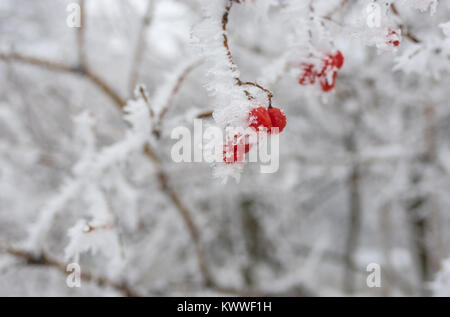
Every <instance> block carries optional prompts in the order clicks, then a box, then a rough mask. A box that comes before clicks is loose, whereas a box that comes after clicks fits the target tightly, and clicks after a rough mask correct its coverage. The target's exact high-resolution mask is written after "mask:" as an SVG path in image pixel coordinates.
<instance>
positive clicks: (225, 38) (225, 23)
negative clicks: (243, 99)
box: [222, 0, 273, 108]
mask: <svg viewBox="0 0 450 317" xmlns="http://www.w3.org/2000/svg"><path fill="white" fill-rule="evenodd" d="M233 2H237V3H239V2H240V1H239V0H228V3H227V5H226V6H225V12H224V13H223V16H222V37H223V46H224V47H225V50H226V52H227V57H228V60H229V61H230V64H231V66H230V67H231V70H232V71H235V70H236V69H237V65H236V63H235V62H234V60H233V55H232V54H231V50H230V45H229V43H228V35H227V26H228V20H229V15H230V11H231V7H232V6H233ZM235 80H236V83H237V84H238V86H253V87H257V88H259V89H261V90H262V91H264V92H265V93H266V94H267V99H268V101H269V104H268V107H269V108H271V107H272V97H273V94H272V92H271V91H270V90H269V89H266V88H264V87H262V86H261V85H259V84H257V83H254V82H249V81H246V82H243V81H242V80H241V79H240V78H239V77H238V76H236V77H235ZM244 93H245V95H246V96H247V98H248V99H249V100H251V99H254V98H253V97H252V96H251V94H250V93H249V92H248V91H247V90H244Z"/></svg>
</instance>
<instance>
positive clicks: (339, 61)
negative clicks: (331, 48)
mask: <svg viewBox="0 0 450 317" xmlns="http://www.w3.org/2000/svg"><path fill="white" fill-rule="evenodd" d="M334 63H335V65H336V67H337V68H339V69H341V68H342V66H344V55H342V53H341V51H337V53H336V55H334Z"/></svg>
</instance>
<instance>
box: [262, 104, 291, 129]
mask: <svg viewBox="0 0 450 317" xmlns="http://www.w3.org/2000/svg"><path fill="white" fill-rule="evenodd" d="M267 111H268V112H269V116H270V120H271V121H272V127H273V128H278V132H281V131H283V129H284V127H286V115H285V114H284V112H283V111H282V110H280V109H278V108H269V109H268V110H267Z"/></svg>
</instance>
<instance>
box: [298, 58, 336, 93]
mask: <svg viewBox="0 0 450 317" xmlns="http://www.w3.org/2000/svg"><path fill="white" fill-rule="evenodd" d="M343 65H344V55H342V53H341V51H337V52H336V54H334V55H333V54H328V55H326V56H325V58H323V59H322V61H321V66H320V67H319V69H316V67H315V65H313V64H308V63H302V64H301V67H302V73H301V75H300V77H299V79H298V82H299V84H300V85H314V84H315V83H316V80H318V81H319V83H320V87H321V88H322V91H324V92H327V91H330V90H332V89H333V88H334V86H335V84H336V77H337V70H338V69H340V68H342V66H343Z"/></svg>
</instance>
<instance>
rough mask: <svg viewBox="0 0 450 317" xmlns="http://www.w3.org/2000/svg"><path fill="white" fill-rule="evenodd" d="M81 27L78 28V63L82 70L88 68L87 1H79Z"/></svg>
mask: <svg viewBox="0 0 450 317" xmlns="http://www.w3.org/2000/svg"><path fill="white" fill-rule="evenodd" d="M79 5H80V10H81V11H80V20H81V25H80V27H79V28H77V44H78V45H77V46H78V63H79V65H80V68H82V69H84V68H85V67H86V50H85V34H86V10H85V0H79Z"/></svg>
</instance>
